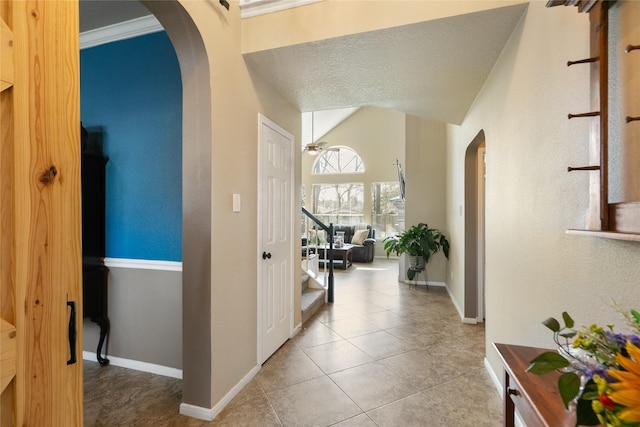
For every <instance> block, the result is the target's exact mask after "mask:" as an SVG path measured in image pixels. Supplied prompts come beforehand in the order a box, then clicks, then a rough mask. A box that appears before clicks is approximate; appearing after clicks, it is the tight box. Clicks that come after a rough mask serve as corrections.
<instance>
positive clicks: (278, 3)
mask: <svg viewBox="0 0 640 427" xmlns="http://www.w3.org/2000/svg"><path fill="white" fill-rule="evenodd" d="M320 1H323V0H241V1H240V16H241V17H242V18H251V17H252V16H258V15H264V14H267V13H271V12H278V11H280V10H285V9H292V8H294V7H298V6H306V5H308V4H312V3H317V2H320Z"/></svg>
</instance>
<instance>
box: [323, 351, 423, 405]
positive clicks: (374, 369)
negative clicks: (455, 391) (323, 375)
mask: <svg viewBox="0 0 640 427" xmlns="http://www.w3.org/2000/svg"><path fill="white" fill-rule="evenodd" d="M329 378H331V379H332V380H333V381H334V382H335V383H336V384H337V385H338V386H339V387H340V388H341V389H342V390H343V391H344V392H345V393H346V394H347V395H348V396H349V397H350V398H351V399H352V400H353V401H354V402H355V403H356V404H357V405H358V406H359V407H360V408H361V409H362V410H364V411H368V410H370V409H373V408H377V407H379V406H382V405H385V404H387V403H390V402H394V401H396V400H399V399H402V398H404V397H407V396H409V395H411V394H414V393H416V392H418V391H419V390H418V387H417V386H416V384H415V382H411V381H409V380H407V379H404V378H402V377H400V376H398V375H396V374H394V373H393V372H391V371H390V370H389V369H387V368H385V367H384V366H382V365H381V364H379V363H376V362H373V363H367V364H366V365H361V366H358V367H355V368H351V369H346V370H344V371H340V372H336V373H335V374H331V375H329Z"/></svg>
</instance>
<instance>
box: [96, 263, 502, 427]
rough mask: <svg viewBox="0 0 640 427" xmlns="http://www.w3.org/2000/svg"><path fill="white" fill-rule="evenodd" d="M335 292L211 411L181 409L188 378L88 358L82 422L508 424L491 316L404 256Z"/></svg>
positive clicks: (351, 276)
mask: <svg viewBox="0 0 640 427" xmlns="http://www.w3.org/2000/svg"><path fill="white" fill-rule="evenodd" d="M335 284H336V289H335V300H336V302H335V303H334V304H333V305H331V304H329V305H325V306H324V307H323V308H322V309H321V310H320V312H318V313H317V314H316V315H315V316H314V317H313V318H312V319H310V320H309V321H308V322H307V323H306V324H305V325H304V327H303V329H302V331H300V332H299V333H298V334H297V335H296V336H295V337H294V338H293V339H291V340H289V341H288V342H287V343H286V344H285V345H284V346H283V347H281V348H280V349H279V350H278V351H277V352H276V353H275V354H274V355H273V356H272V357H271V358H270V359H269V360H268V361H267V362H266V363H265V364H264V365H263V367H262V370H261V371H260V372H259V373H258V374H257V375H256V377H255V378H254V379H253V380H252V381H251V382H250V383H249V384H248V385H247V386H246V387H245V388H244V389H243V390H242V391H241V392H240V393H239V394H238V395H237V396H236V397H235V398H234V399H233V400H232V401H231V402H230V403H229V405H227V407H226V408H225V409H224V410H223V411H222V412H221V413H220V414H219V415H218V416H217V417H216V419H215V420H213V421H212V422H205V421H202V420H196V419H193V418H189V417H185V416H183V415H179V414H178V410H179V405H180V401H181V397H182V396H181V391H180V390H181V381H180V380H175V379H172V378H166V377H161V376H154V375H151V374H146V373H142V372H136V371H131V370H127V369H123V368H118V367H114V366H108V367H105V368H101V367H99V366H98V364H97V363H92V362H85V426H198V427H199V426H344V427H347V426H374V427H375V426H434V427H435V426H438V427H440V426H446V427H465V426H496V427H497V426H501V425H502V401H501V398H500V396H499V394H498V392H497V390H496V388H495V386H494V385H493V383H492V382H491V380H490V378H489V376H488V374H487V372H486V370H485V368H484V366H483V358H484V327H483V325H465V324H462V323H461V322H460V318H459V316H458V314H457V312H456V310H455V308H454V306H453V304H452V303H451V301H450V299H449V296H448V294H447V292H446V290H445V289H444V288H437V287H429V288H428V289H426V288H425V287H424V286H419V287H417V289H416V287H414V286H411V287H410V286H408V285H406V284H399V283H398V282H397V263H396V262H394V261H392V260H391V261H389V260H378V259H376V261H375V262H374V263H372V264H354V265H353V266H352V267H351V268H349V269H348V270H347V271H337V272H336V275H335Z"/></svg>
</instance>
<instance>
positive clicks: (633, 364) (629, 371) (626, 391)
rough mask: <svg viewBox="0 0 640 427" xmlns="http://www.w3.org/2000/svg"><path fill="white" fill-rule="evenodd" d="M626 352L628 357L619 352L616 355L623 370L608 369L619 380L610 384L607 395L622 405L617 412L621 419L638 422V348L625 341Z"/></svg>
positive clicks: (639, 352) (639, 372) (639, 387)
mask: <svg viewBox="0 0 640 427" xmlns="http://www.w3.org/2000/svg"><path fill="white" fill-rule="evenodd" d="M627 352H628V353H629V356H630V357H628V358H627V357H625V356H623V355H621V354H618V355H617V356H616V362H617V363H618V364H619V365H620V366H621V367H622V368H624V369H625V370H624V371H619V370H614V369H612V370H610V371H609V374H610V375H611V376H612V377H614V378H616V379H617V380H618V381H619V382H617V383H613V384H611V385H610V386H611V388H612V390H613V392H612V393H611V394H610V395H609V397H610V398H611V400H613V401H614V402H616V403H618V404H620V405H622V406H624V408H623V409H621V410H620V412H618V414H617V415H618V417H620V419H621V420H624V421H632V422H633V421H635V422H640V348H638V347H636V346H635V345H633V344H632V343H631V342H627Z"/></svg>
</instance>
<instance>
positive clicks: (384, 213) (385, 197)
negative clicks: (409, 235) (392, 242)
mask: <svg viewBox="0 0 640 427" xmlns="http://www.w3.org/2000/svg"><path fill="white" fill-rule="evenodd" d="M371 192H372V194H371V196H372V197H371V200H372V201H373V206H372V209H371V215H372V217H373V224H372V225H373V228H375V229H376V238H377V239H384V238H385V237H387V236H392V235H394V234H397V233H399V232H401V231H403V230H404V202H403V201H402V197H400V185H399V184H398V182H397V181H396V182H374V183H373V184H371Z"/></svg>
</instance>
